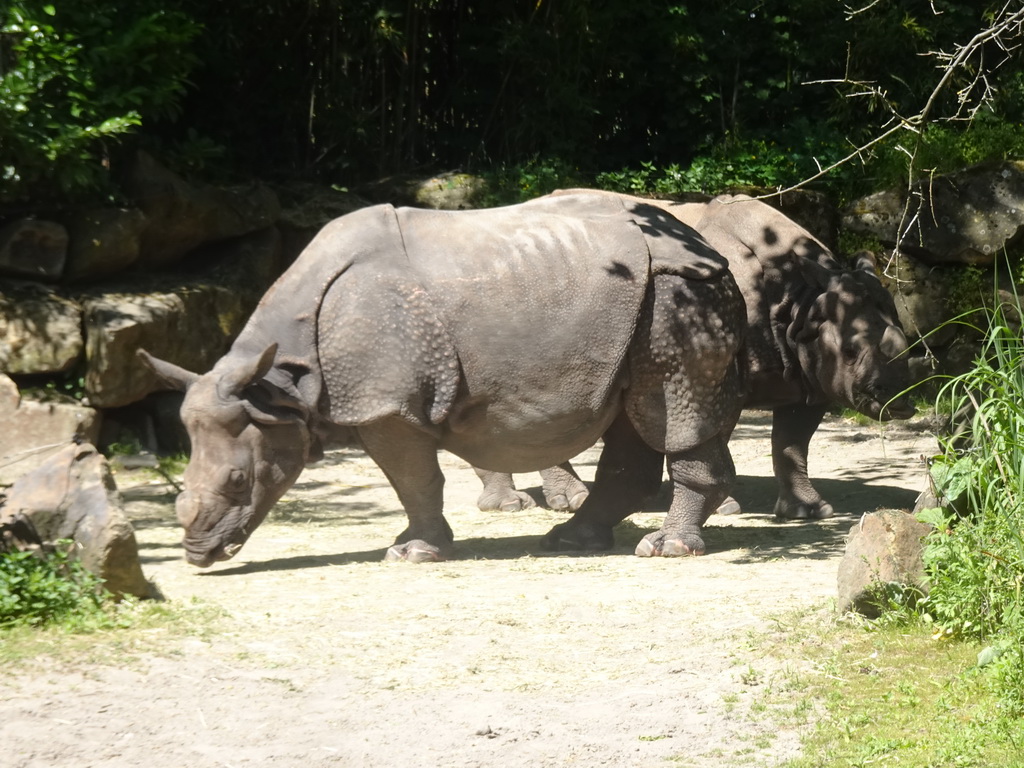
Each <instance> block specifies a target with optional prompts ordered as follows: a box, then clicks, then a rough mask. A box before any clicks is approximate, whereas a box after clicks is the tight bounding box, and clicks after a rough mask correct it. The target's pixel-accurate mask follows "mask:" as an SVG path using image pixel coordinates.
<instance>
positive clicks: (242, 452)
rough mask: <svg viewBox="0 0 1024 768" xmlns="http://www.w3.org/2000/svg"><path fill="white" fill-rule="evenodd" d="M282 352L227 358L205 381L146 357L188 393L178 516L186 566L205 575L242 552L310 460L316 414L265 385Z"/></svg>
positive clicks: (270, 350) (162, 376) (143, 356)
mask: <svg viewBox="0 0 1024 768" xmlns="http://www.w3.org/2000/svg"><path fill="white" fill-rule="evenodd" d="M276 350H277V346H276V345H272V346H270V347H269V348H267V349H266V350H265V351H264V352H263V353H262V354H260V355H253V356H250V357H239V356H234V355H229V356H226V357H224V358H223V359H221V360H220V362H218V363H217V365H216V366H215V367H214V369H213V370H212V371H210V372H209V373H207V374H205V375H203V376H199V375H197V374H195V373H191V372H189V371H186V370H184V369H182V368H179V367H178V366H176V365H173V364H172V363H168V362H165V361H163V360H158V359H156V358H154V357H152V356H151V355H149V354H148V353H146V352H145V351H143V350H139V357H140V358H141V359H142V360H143V362H144V363H145V364H146V365H147V366H148V367H149V368H151V369H152V370H153V371H154V372H155V373H156V374H157V376H158V377H159V378H160V379H162V380H163V382H164V383H166V384H167V385H169V386H171V387H173V388H175V389H180V390H182V391H184V392H185V400H184V402H183V403H182V407H181V418H182V421H183V422H184V424H185V429H186V430H187V431H188V435H189V439H190V440H191V443H192V453H191V457H190V459H189V463H188V466H187V468H186V469H185V476H184V490H183V491H182V492H181V493H180V494H179V495H178V500H177V503H176V511H177V515H178V521H179V522H180V523H181V525H182V526H183V527H184V528H185V538H184V545H185V556H186V559H187V560H188V562H190V563H191V564H193V565H197V566H199V567H201V568H205V567H206V566H208V565H211V564H213V563H214V562H216V561H218V560H227V559H229V558H231V557H233V556H234V555H235V553H237V552H238V550H239V549H241V548H242V545H243V544H244V543H245V541H246V540H247V539H248V538H249V535H250V534H251V533H252V532H253V531H254V530H255V529H256V527H257V526H258V525H259V524H260V523H261V522H263V519H264V518H265V517H266V516H267V513H268V512H269V511H270V508H271V507H272V506H273V505H274V503H275V502H276V501H277V500H278V499H279V498H280V497H281V495H282V494H283V493H284V492H285V491H286V490H288V488H290V487H291V485H292V484H293V483H294V482H295V480H296V479H297V478H298V476H299V474H300V473H301V472H302V469H303V467H304V466H305V463H306V460H307V458H308V457H309V453H310V444H311V439H310V433H309V428H308V426H307V423H306V416H307V413H308V411H307V410H306V409H305V407H304V406H303V405H302V403H301V402H300V401H299V400H298V399H297V398H295V397H294V396H292V395H289V394H288V393H286V392H284V391H283V390H281V389H280V388H278V387H275V386H274V385H272V384H270V383H269V382H267V381H264V380H263V377H264V376H265V375H266V374H267V371H268V370H269V369H270V367H271V366H272V365H273V362H274V354H275V353H276Z"/></svg>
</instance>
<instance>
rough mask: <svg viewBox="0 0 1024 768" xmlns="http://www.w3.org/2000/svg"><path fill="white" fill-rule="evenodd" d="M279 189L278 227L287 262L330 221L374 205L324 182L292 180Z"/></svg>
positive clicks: (293, 258) (292, 259)
mask: <svg viewBox="0 0 1024 768" xmlns="http://www.w3.org/2000/svg"><path fill="white" fill-rule="evenodd" d="M275 191H276V192H277V196H278V198H279V199H280V201H281V217H280V219H279V220H278V222H277V227H278V229H280V230H281V238H282V250H283V253H284V258H285V262H286V264H290V263H291V262H292V261H294V260H295V257H296V256H298V255H299V253H301V252H302V250H303V249H304V248H305V247H306V246H307V245H309V243H310V241H312V239H313V238H314V237H316V235H317V233H318V232H319V231H320V230H321V229H323V228H324V226H325V225H326V224H327V223H328V222H331V221H333V220H334V219H337V218H340V217H341V216H344V215H345V214H347V213H352V211H357V210H359V209H360V208H365V207H367V206H368V205H371V203H370V202H369V201H368V200H365V199H364V198H362V197H360V196H359V195H357V194H355V193H353V192H349V191H347V190H343V189H335V188H334V187H327V186H324V185H322V184H309V183H305V182H291V183H289V184H284V185H281V186H278V187H276V188H275Z"/></svg>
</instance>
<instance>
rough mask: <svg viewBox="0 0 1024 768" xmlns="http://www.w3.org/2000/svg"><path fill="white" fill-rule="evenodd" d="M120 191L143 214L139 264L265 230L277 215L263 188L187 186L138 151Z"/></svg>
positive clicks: (172, 257)
mask: <svg viewBox="0 0 1024 768" xmlns="http://www.w3.org/2000/svg"><path fill="white" fill-rule="evenodd" d="M124 189H125V192H126V193H127V194H128V195H129V197H131V198H132V200H133V201H134V202H135V204H136V205H137V206H138V208H139V209H141V210H142V212H143V213H144V214H145V215H146V220H147V223H146V227H145V229H144V230H143V232H142V242H141V246H140V266H141V265H142V263H144V264H145V266H150V267H161V266H165V265H167V264H171V263H174V262H176V261H178V260H179V259H181V258H182V257H184V256H185V255H186V254H188V253H189V252H190V251H192V250H193V249H195V248H196V247H198V246H200V245H203V244H204V243H211V242H217V241H221V240H227V239H230V238H234V237H239V236H241V235H246V234H249V233H250V232H256V231H257V230H261V229H266V228H267V227H270V226H273V225H274V223H275V222H276V221H277V218H278V216H279V214H280V205H279V203H278V200H277V196H276V195H275V194H274V192H273V191H272V190H270V189H269V188H267V187H265V186H262V185H259V184H256V185H252V186H247V187H235V188H230V189H229V188H220V187H210V186H197V185H193V184H189V183H188V182H186V181H185V180H184V179H182V178H181V177H180V176H178V175H177V174H175V173H173V172H172V171H170V170H168V169H167V168H165V167H163V166H162V165H160V164H159V163H158V162H156V160H154V159H153V158H152V157H150V156H149V155H148V154H146V153H145V152H139V153H138V155H137V158H136V162H135V164H134V166H133V168H132V170H131V172H130V173H129V175H128V178H127V179H126V180H125V182H124Z"/></svg>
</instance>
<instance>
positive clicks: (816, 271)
mask: <svg viewBox="0 0 1024 768" xmlns="http://www.w3.org/2000/svg"><path fill="white" fill-rule="evenodd" d="M797 261H798V263H799V266H800V274H801V275H802V276H803V278H804V280H806V281H807V283H808V284H809V285H812V286H814V287H815V288H820V289H821V290H827V289H828V287H829V285H830V283H831V281H832V278H833V277H835V274H836V273H835V272H834V271H832V270H830V269H826V268H825V267H823V266H821V264H819V263H818V262H816V261H814V260H813V259H808V258H806V257H801V258H799V259H798V260H797Z"/></svg>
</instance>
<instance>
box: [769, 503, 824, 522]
mask: <svg viewBox="0 0 1024 768" xmlns="http://www.w3.org/2000/svg"><path fill="white" fill-rule="evenodd" d="M834 514H835V511H834V510H833V509H832V505H831V504H829V503H828V502H827V501H825V500H821V501H817V502H802V501H784V500H783V499H779V500H778V501H777V502H775V517H776V518H777V519H779V520H826V519H827V518H830V517H832V515H834Z"/></svg>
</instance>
